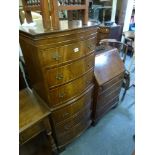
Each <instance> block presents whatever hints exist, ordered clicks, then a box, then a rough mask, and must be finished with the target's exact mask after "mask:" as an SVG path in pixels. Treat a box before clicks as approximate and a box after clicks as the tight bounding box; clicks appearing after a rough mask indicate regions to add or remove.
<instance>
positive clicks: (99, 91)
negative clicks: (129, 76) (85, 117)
mask: <svg viewBox="0 0 155 155" xmlns="http://www.w3.org/2000/svg"><path fill="white" fill-rule="evenodd" d="M124 72H125V67H124V63H123V61H122V60H121V58H120V56H119V53H118V51H117V49H116V48H114V49H111V50H109V51H105V52H103V53H100V54H97V55H96V57H95V69H94V74H95V88H94V89H95V91H94V92H95V93H94V102H93V124H94V125H95V124H96V122H97V121H98V120H99V119H100V118H101V117H102V116H103V115H104V114H105V113H106V112H108V111H109V110H110V109H111V108H112V107H114V106H116V105H117V104H118V102H119V94H120V91H121V87H122V83H123V78H124Z"/></svg>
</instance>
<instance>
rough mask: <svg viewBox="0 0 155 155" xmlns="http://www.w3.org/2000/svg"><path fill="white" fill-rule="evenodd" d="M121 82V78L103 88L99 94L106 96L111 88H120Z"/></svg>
mask: <svg viewBox="0 0 155 155" xmlns="http://www.w3.org/2000/svg"><path fill="white" fill-rule="evenodd" d="M122 82H123V80H122V79H121V80H120V81H117V82H116V83H114V84H112V85H111V86H110V87H108V88H107V89H105V90H103V91H102V92H101V93H100V94H99V95H104V96H107V95H108V94H109V93H110V92H112V91H113V90H115V89H117V88H119V89H121V87H122Z"/></svg>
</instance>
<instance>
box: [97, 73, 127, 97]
mask: <svg viewBox="0 0 155 155" xmlns="http://www.w3.org/2000/svg"><path fill="white" fill-rule="evenodd" d="M123 77H124V73H122V74H120V75H118V76H116V77H114V78H113V79H111V80H110V81H108V82H106V83H104V84H103V85H102V86H100V88H99V94H100V93H102V92H103V91H105V90H107V89H109V88H110V87H111V86H112V85H114V84H115V83H117V82H118V81H121V80H123Z"/></svg>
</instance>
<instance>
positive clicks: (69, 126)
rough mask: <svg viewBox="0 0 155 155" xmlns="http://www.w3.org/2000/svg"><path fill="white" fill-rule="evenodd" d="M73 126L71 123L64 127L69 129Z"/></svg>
mask: <svg viewBox="0 0 155 155" xmlns="http://www.w3.org/2000/svg"><path fill="white" fill-rule="evenodd" d="M71 127H72V126H71V125H66V126H65V127H64V128H65V130H69V129H70V128H71Z"/></svg>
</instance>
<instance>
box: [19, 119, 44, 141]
mask: <svg viewBox="0 0 155 155" xmlns="http://www.w3.org/2000/svg"><path fill="white" fill-rule="evenodd" d="M43 130H45V128H44V125H43V123H42V122H39V123H37V124H35V125H33V126H31V127H29V128H28V129H26V130H25V131H23V132H22V133H20V135H19V141H20V144H24V143H25V142H27V141H28V140H30V139H32V138H33V137H35V136H36V135H38V134H39V133H41V132H42V131H43Z"/></svg>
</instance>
